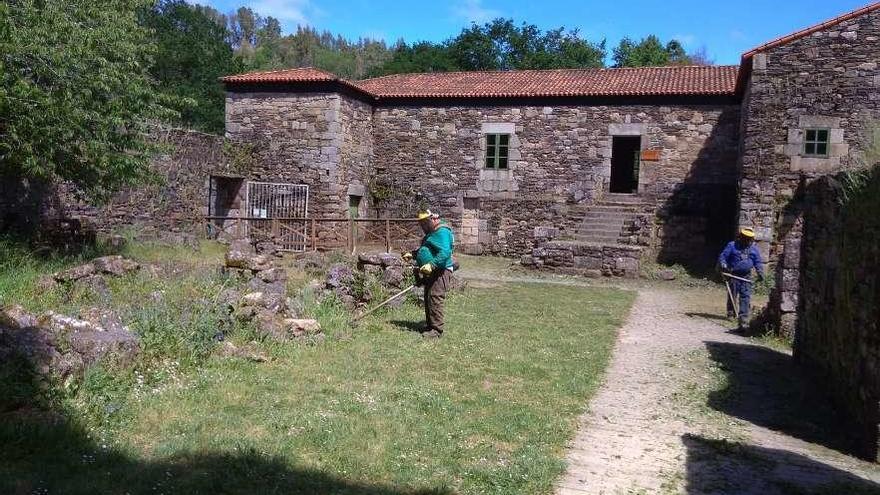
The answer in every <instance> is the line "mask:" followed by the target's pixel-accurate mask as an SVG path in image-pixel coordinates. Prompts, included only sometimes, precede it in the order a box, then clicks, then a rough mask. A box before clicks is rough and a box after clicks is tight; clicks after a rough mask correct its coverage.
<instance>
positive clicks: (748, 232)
mask: <svg viewBox="0 0 880 495" xmlns="http://www.w3.org/2000/svg"><path fill="white" fill-rule="evenodd" d="M739 235H741V236H743V237H746V238H749V239H754V238H755V231H754V230H752V229H750V228H748V227H745V228H742V229H740V231H739Z"/></svg>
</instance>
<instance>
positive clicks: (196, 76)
mask: <svg viewBox="0 0 880 495" xmlns="http://www.w3.org/2000/svg"><path fill="white" fill-rule="evenodd" d="M217 21H218V17H217V14H216V12H214V11H213V10H212V9H208V8H205V7H202V6H198V5H190V4H188V3H186V2H185V1H184V0H162V1H160V2H158V3H157V4H155V5H154V6H153V7H152V8H150V9H147V10H144V11H143V12H142V14H141V24H142V25H143V26H144V27H146V28H148V29H150V31H151V32H152V37H153V40H155V43H156V57H155V60H154V62H153V64H152V66H151V67H150V74H151V75H152V76H153V78H154V79H155V80H156V81H157V82H158V85H159V89H160V90H161V91H162V92H164V93H165V94H166V95H168V96H169V97H170V101H171V104H172V105H173V106H174V108H175V110H177V111H178V113H179V119H178V121H179V122H182V123H184V124H187V125H189V126H192V127H196V128H199V129H202V130H206V131H211V132H221V131H222V130H223V125H224V103H223V102H224V98H225V95H224V91H223V86H222V85H221V84H220V82H219V80H218V79H219V78H220V77H223V76H226V75H229V74H234V73H237V72H241V71H242V70H243V69H244V64H243V63H242V61H241V59H240V58H239V57H236V56H235V54H234V53H233V50H232V46H230V44H229V43H228V36H229V33H228V31H227V29H226V28H225V27H224V26H223V25H222V24H220V23H218V22H217ZM278 32H279V35H280V28H279V31H278Z"/></svg>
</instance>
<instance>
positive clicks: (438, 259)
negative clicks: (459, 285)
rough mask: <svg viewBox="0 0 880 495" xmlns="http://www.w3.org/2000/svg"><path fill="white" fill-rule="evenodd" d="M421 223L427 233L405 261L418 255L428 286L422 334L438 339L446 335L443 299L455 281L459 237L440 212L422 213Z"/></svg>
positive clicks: (405, 257)
mask: <svg viewBox="0 0 880 495" xmlns="http://www.w3.org/2000/svg"><path fill="white" fill-rule="evenodd" d="M418 219H419V226H420V227H421V228H422V231H423V232H424V233H425V236H424V237H423V238H422V245H421V246H420V247H419V248H418V249H417V250H415V251H414V252H412V253H405V254H404V255H403V258H404V260H407V261H411V260H412V259H413V257H415V260H416V265H417V266H418V267H419V274H420V275H421V277H422V281H423V283H424V286H425V323H426V325H425V331H424V332H423V333H422V336H423V337H425V338H427V339H436V338H439V337H440V336H442V335H443V301H444V300H445V299H446V292H447V291H448V290H449V288H450V286H451V284H452V270H453V260H452V250H453V247H454V245H455V236H454V235H453V234H452V229H451V228H449V226H448V225H446V224H445V223H444V222H441V221H440V215H438V214H436V213H431V211H430V210H426V211H423V212H421V213H419V216H418Z"/></svg>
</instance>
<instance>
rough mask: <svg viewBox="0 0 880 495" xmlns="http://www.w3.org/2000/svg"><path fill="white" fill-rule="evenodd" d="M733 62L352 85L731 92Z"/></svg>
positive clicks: (447, 93)
mask: <svg viewBox="0 0 880 495" xmlns="http://www.w3.org/2000/svg"><path fill="white" fill-rule="evenodd" d="M736 73H737V67H736V66H672V67H640V68H624V69H555V70H518V71H505V72H500V71H499V72H437V73H426V74H394V75H390V76H384V77H377V78H374V79H365V80H362V81H356V82H354V83H353V84H354V85H355V86H356V87H358V88H361V89H362V90H364V91H366V92H367V93H370V94H373V95H376V96H377V97H379V98H487V97H495V98H520V97H545V96H649V95H651V96H654V95H725V94H733V91H734V87H735V84H736Z"/></svg>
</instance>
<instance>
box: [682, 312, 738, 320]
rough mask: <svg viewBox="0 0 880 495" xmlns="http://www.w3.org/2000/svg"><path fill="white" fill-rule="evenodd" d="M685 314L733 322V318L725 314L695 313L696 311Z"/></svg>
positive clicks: (692, 316)
mask: <svg viewBox="0 0 880 495" xmlns="http://www.w3.org/2000/svg"><path fill="white" fill-rule="evenodd" d="M685 316H689V317H691V318H705V319H707V320H714V321H722V322H732V321H733V319H732V318H728V317H726V316H724V315H720V314H713V313H694V312H690V313H685Z"/></svg>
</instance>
